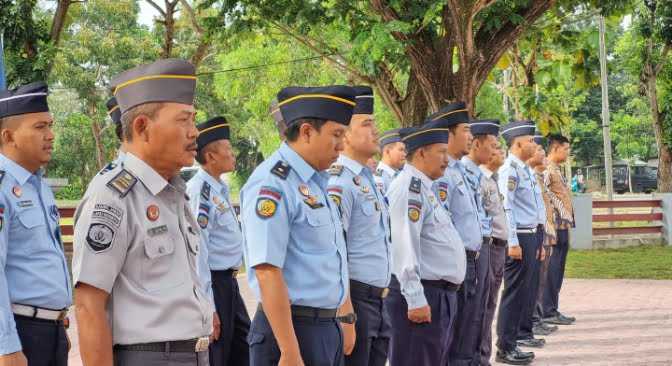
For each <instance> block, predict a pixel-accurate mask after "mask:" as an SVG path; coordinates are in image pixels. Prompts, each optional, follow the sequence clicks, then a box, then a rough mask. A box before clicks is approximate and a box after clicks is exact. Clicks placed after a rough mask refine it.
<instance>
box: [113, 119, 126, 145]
mask: <svg viewBox="0 0 672 366" xmlns="http://www.w3.org/2000/svg"><path fill="white" fill-rule="evenodd" d="M114 133H115V134H116V135H117V138H118V139H119V141H122V142H123V141H124V138H123V137H124V129H123V128H122V127H121V122H119V123H115V124H114Z"/></svg>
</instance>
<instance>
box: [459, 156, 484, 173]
mask: <svg viewBox="0 0 672 366" xmlns="http://www.w3.org/2000/svg"><path fill="white" fill-rule="evenodd" d="M462 164H464V167H465V168H466V169H467V170H469V171H470V172H472V173H473V174H476V175H478V174H479V173H480V169H478V166H477V165H476V163H474V161H473V160H471V158H469V157H468V156H467V155H465V156H463V157H462Z"/></svg>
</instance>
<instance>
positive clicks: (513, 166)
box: [511, 160, 518, 169]
mask: <svg viewBox="0 0 672 366" xmlns="http://www.w3.org/2000/svg"><path fill="white" fill-rule="evenodd" d="M511 167H512V168H513V169H518V163H516V162H515V161H513V160H511Z"/></svg>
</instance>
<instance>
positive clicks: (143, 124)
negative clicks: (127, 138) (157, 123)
mask: <svg viewBox="0 0 672 366" xmlns="http://www.w3.org/2000/svg"><path fill="white" fill-rule="evenodd" d="M150 122H151V121H150V120H149V117H147V116H146V115H144V114H140V115H138V116H137V117H135V119H134V120H133V122H131V127H132V130H133V139H134V140H135V139H136V138H139V139H141V140H143V141H145V142H149V123H150Z"/></svg>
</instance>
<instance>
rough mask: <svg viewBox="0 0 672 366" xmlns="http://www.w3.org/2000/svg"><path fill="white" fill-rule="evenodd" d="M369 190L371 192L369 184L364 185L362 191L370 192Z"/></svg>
mask: <svg viewBox="0 0 672 366" xmlns="http://www.w3.org/2000/svg"><path fill="white" fill-rule="evenodd" d="M369 192H371V190H370V189H369V186H362V193H369Z"/></svg>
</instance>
